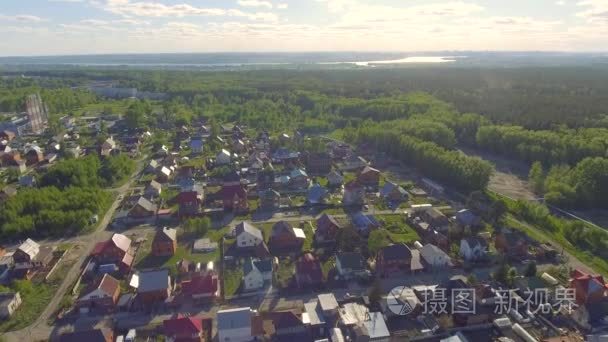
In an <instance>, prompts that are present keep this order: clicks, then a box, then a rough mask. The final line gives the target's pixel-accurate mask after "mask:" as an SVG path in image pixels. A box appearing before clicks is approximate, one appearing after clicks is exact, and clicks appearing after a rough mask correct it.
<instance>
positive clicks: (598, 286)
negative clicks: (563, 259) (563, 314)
mask: <svg viewBox="0 0 608 342" xmlns="http://www.w3.org/2000/svg"><path fill="white" fill-rule="evenodd" d="M570 288H572V289H574V290H575V291H576V303H577V304H578V305H586V304H588V303H599V302H601V301H603V300H606V299H607V297H608V283H606V282H605V281H604V277H602V276H601V275H591V274H587V273H585V272H583V271H581V270H578V269H576V270H574V271H572V272H571V273H570Z"/></svg>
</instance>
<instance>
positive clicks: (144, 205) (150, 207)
mask: <svg viewBox="0 0 608 342" xmlns="http://www.w3.org/2000/svg"><path fill="white" fill-rule="evenodd" d="M157 209H158V208H157V206H156V204H154V203H152V202H150V200H148V199H147V198H145V197H143V196H141V197H140V198H138V199H137V202H136V203H135V205H134V206H133V208H131V210H129V216H131V217H134V218H146V217H152V216H154V215H156V210H157Z"/></svg>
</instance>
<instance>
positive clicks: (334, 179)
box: [327, 171, 344, 186]
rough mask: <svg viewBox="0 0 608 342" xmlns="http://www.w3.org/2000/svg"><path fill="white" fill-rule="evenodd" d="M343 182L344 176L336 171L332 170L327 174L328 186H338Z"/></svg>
mask: <svg viewBox="0 0 608 342" xmlns="http://www.w3.org/2000/svg"><path fill="white" fill-rule="evenodd" d="M343 182H344V176H342V175H341V174H340V173H338V172H337V171H332V172H330V173H329V174H328V175H327V184H328V185H329V186H340V185H342V183H343Z"/></svg>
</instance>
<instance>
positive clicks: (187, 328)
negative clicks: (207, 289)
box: [163, 315, 212, 342]
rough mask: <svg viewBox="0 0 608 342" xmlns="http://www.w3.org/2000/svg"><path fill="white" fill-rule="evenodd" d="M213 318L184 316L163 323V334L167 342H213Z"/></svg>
mask: <svg viewBox="0 0 608 342" xmlns="http://www.w3.org/2000/svg"><path fill="white" fill-rule="evenodd" d="M211 329H212V320H211V318H202V317H200V316H187V317H186V316H182V315H177V317H175V318H170V319H166V320H164V321H163V334H164V335H165V341H167V342H211Z"/></svg>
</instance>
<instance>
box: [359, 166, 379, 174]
mask: <svg viewBox="0 0 608 342" xmlns="http://www.w3.org/2000/svg"><path fill="white" fill-rule="evenodd" d="M361 174H362V175H365V174H380V171H378V170H377V169H374V168H373V167H371V166H366V167H364V168H363V170H361Z"/></svg>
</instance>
